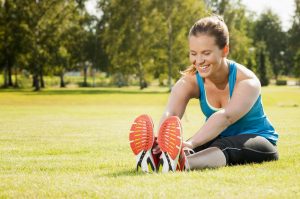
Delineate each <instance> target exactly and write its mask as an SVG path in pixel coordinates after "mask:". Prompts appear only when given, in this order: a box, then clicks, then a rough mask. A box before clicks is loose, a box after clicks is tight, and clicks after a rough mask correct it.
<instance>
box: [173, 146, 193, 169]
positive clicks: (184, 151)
mask: <svg viewBox="0 0 300 199" xmlns="http://www.w3.org/2000/svg"><path fill="white" fill-rule="evenodd" d="M194 153H195V152H194V151H193V150H192V149H190V148H187V147H182V148H181V151H180V154H179V159H178V163H177V167H176V171H189V170H190V165H189V163H188V161H187V158H186V157H187V156H188V155H191V154H194Z"/></svg>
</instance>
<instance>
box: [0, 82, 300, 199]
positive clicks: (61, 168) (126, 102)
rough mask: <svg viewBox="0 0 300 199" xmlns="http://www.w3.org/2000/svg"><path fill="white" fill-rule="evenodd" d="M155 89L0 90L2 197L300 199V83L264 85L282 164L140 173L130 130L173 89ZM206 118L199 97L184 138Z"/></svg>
mask: <svg viewBox="0 0 300 199" xmlns="http://www.w3.org/2000/svg"><path fill="white" fill-rule="evenodd" d="M154 90H156V89H153V90H151V88H150V89H146V90H145V91H143V92H139V91H138V89H136V88H125V89H112V88H110V89H104V88H103V89H75V90H72V89H49V90H43V91H42V92H38V93H34V92H31V91H29V90H18V91H14V90H0V198H251V199H253V198H300V181H299V179H300V172H299V171H300V163H299V162H300V88H299V87H267V88H263V90H262V96H263V102H264V105H265V112H266V114H267V115H268V116H269V119H270V120H271V121H272V123H273V125H274V126H275V128H276V129H277V131H278V132H279V134H280V140H279V143H278V149H279V153H280V160H279V161H277V162H268V163H263V164H249V165H241V166H234V167H224V168H220V169H214V170H209V169H207V170H202V171H193V172H177V173H169V174H142V173H136V172H135V170H134V169H135V168H134V163H135V160H134V156H133V154H132V152H131V150H130V147H129V143H128V133H129V128H130V125H131V122H132V121H133V119H134V118H135V117H136V116H137V115H139V114H141V113H148V114H150V115H151V116H152V117H153V120H154V123H155V125H158V122H159V119H160V116H161V114H162V112H163V110H164V107H165V104H166V102H167V98H168V93H166V92H164V90H163V89H160V90H158V91H154ZM203 121H204V118H203V116H202V113H201V111H200V108H199V104H198V101H197V100H193V101H191V102H190V103H189V105H188V108H187V111H186V115H185V116H184V117H183V119H182V122H183V128H184V138H188V137H189V136H191V135H192V134H193V133H194V132H195V131H196V130H197V129H198V128H199V127H200V126H201V125H202V124H203Z"/></svg>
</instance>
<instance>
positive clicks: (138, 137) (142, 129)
mask: <svg viewBox="0 0 300 199" xmlns="http://www.w3.org/2000/svg"><path fill="white" fill-rule="evenodd" d="M129 142H130V147H131V149H132V152H133V153H134V154H135V156H136V170H137V171H139V170H142V171H144V172H154V171H156V168H155V164H154V160H153V157H152V153H151V148H152V146H153V143H154V133H153V122H152V119H151V117H150V116H148V115H140V116H139V117H137V118H136V119H135V120H134V123H133V124H132V126H131V128H130V133H129Z"/></svg>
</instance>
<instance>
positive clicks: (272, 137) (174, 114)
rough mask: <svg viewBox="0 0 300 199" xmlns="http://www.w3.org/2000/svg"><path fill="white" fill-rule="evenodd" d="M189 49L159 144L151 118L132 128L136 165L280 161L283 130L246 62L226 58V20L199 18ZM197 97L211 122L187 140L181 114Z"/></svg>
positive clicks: (163, 120)
mask: <svg viewBox="0 0 300 199" xmlns="http://www.w3.org/2000/svg"><path fill="white" fill-rule="evenodd" d="M189 50H190V62H191V64H192V65H191V66H190V67H189V68H187V70H185V71H184V72H183V73H182V75H183V76H182V78H181V79H180V80H178V81H177V83H176V84H175V86H174V87H173V88H172V92H171V95H170V97H169V102H168V104H167V107H166V110H165V112H164V114H163V116H162V118H161V123H160V126H159V133H158V137H157V142H156V141H155V140H156V138H155V136H154V133H153V122H152V119H151V118H150V116H148V115H142V116H140V117H138V118H137V119H136V120H135V122H134V124H133V125H132V127H131V132H130V136H129V139H130V143H131V144H130V146H131V148H132V150H133V151H134V153H135V155H136V160H137V165H136V166H137V169H139V168H141V169H142V170H143V171H147V172H148V171H150V170H153V171H157V170H159V171H162V172H168V171H176V170H191V169H203V168H215V167H220V166H225V165H233V164H243V163H249V162H263V161H270V160H277V159H278V152H277V148H276V142H277V139H278V134H277V133H276V131H275V130H274V128H273V126H272V125H271V123H270V122H269V120H268V119H267V117H266V115H265V113H264V110H263V107H262V103H261V95H260V92H261V85H260V82H259V80H258V78H257V77H256V76H255V74H254V73H253V72H252V71H250V70H249V69H247V68H246V67H245V66H242V65H240V64H238V63H236V62H234V61H232V60H228V59H227V55H228V53H229V33H228V29H227V26H226V24H225V22H224V21H223V19H222V18H221V17H219V16H210V17H206V18H202V19H200V20H199V21H197V22H196V23H195V24H194V25H193V26H192V28H191V30H190V33H189ZM192 98H197V99H199V102H200V106H201V109H202V112H203V114H204V115H205V116H206V122H205V123H204V125H203V126H202V127H201V128H200V129H199V130H198V131H197V132H196V133H195V134H194V135H193V136H192V137H191V138H190V139H188V140H187V141H185V142H184V141H182V130H181V129H182V127H181V122H180V118H182V116H183V114H184V112H185V109H186V106H187V104H188V102H189V101H190V99H192ZM159 157H160V159H159Z"/></svg>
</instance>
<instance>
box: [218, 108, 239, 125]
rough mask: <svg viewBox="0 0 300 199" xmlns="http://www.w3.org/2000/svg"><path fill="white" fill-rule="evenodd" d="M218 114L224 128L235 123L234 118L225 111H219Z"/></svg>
mask: <svg viewBox="0 0 300 199" xmlns="http://www.w3.org/2000/svg"><path fill="white" fill-rule="evenodd" d="M220 113H221V114H220V116H221V122H222V124H223V125H224V126H225V128H227V127H228V126H230V125H232V124H233V123H234V122H235V121H236V119H235V117H234V116H233V115H232V114H231V113H229V112H227V111H225V110H222V111H220Z"/></svg>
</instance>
